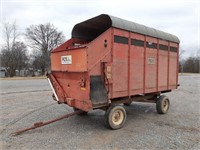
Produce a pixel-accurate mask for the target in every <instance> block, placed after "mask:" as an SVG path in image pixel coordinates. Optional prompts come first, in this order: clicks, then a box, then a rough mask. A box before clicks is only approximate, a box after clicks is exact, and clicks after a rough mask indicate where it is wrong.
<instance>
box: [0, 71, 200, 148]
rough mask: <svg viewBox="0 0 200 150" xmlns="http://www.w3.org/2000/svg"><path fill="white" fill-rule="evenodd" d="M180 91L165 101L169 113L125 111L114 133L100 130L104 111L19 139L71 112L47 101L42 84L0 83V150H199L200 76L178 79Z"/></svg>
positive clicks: (140, 107) (136, 106)
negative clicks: (34, 126) (121, 124)
mask: <svg viewBox="0 0 200 150" xmlns="http://www.w3.org/2000/svg"><path fill="white" fill-rule="evenodd" d="M179 83H180V84H181V86H180V87H179V89H178V90H174V91H173V92H171V93H167V94H166V95H167V96H168V97H169V99H170V103H171V106H170V109H169V112H168V113H167V114H165V115H159V114H157V112H156V108H155V104H147V103H136V102H135V103H132V104H131V106H126V107H125V109H126V111H127V121H126V124H125V126H124V127H123V128H122V129H119V130H110V129H107V128H106V127H105V126H104V111H101V110H95V111H91V112H89V113H88V115H87V116H73V117H71V118H68V119H64V120H61V121H58V122H55V123H53V124H50V125H48V126H45V127H42V128H38V129H35V130H32V131H28V132H26V133H24V134H21V135H18V136H12V135H11V133H12V132H14V131H16V130H18V129H22V128H24V127H29V126H31V125H32V124H33V123H35V122H38V121H45V120H49V119H54V118H56V117H59V116H62V115H64V114H66V113H70V112H72V109H71V108H69V107H67V106H66V105H63V104H61V105H58V104H57V103H56V102H55V101H53V100H52V97H51V95H52V92H51V89H50V86H49V85H48V82H47V80H46V79H28V80H0V84H1V90H0V93H1V97H0V135H1V139H0V148H1V149H2V150H17V149H20V150H30V149H33V150H40V149H41V150H43V149H44V150H45V149H46V150H55V149H67V150H68V149H95V150H96V149H102V150H107V149H113V150H118V149H159V150H160V149H180V150H183V149H200V74H191V75H188V74H183V75H180V76H179Z"/></svg>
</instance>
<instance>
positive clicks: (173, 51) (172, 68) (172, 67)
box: [168, 43, 178, 89]
mask: <svg viewBox="0 0 200 150" xmlns="http://www.w3.org/2000/svg"><path fill="white" fill-rule="evenodd" d="M169 49H170V53H169V57H170V62H169V84H168V86H169V87H168V88H169V89H175V88H176V86H177V85H176V84H177V81H176V80H177V67H178V64H177V62H178V61H177V59H178V54H177V52H178V45H177V44H175V43H170V48H169Z"/></svg>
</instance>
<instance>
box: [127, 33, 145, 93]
mask: <svg viewBox="0 0 200 150" xmlns="http://www.w3.org/2000/svg"><path fill="white" fill-rule="evenodd" d="M131 39H132V41H133V39H137V40H138V41H144V36H143V35H139V34H136V33H132V34H131ZM133 44H135V45H133ZM143 70H144V46H142V45H141V44H140V43H131V46H130V90H131V91H130V94H131V95H133V94H140V93H142V91H143V82H144V81H143V76H144V74H143V73H144V71H143Z"/></svg>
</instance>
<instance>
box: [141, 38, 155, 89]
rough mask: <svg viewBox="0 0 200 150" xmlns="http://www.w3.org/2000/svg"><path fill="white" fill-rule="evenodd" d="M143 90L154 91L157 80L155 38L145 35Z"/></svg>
mask: <svg viewBox="0 0 200 150" xmlns="http://www.w3.org/2000/svg"><path fill="white" fill-rule="evenodd" d="M145 57H146V58H145V65H146V66H145V81H144V82H145V91H144V93H151V92H155V91H156V82H157V39H155V38H152V37H146V56H145Z"/></svg>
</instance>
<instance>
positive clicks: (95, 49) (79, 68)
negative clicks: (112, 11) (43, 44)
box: [48, 14, 180, 129]
mask: <svg viewBox="0 0 200 150" xmlns="http://www.w3.org/2000/svg"><path fill="white" fill-rule="evenodd" d="M179 43H180V41H179V39H178V38H177V37H176V36H174V35H172V34H169V33H165V32H163V31H159V30H157V29H154V28H150V27H147V26H144V25H140V24H137V23H134V22H131V21H127V20H123V19H120V18H117V17H113V16H110V15H106V14H102V15H99V16H96V17H94V18H91V19H89V20H86V21H83V22H81V23H78V24H76V25H75V26H74V28H73V30H72V37H71V39H69V40H68V41H66V42H65V43H63V44H62V45H60V46H59V47H57V48H56V49H54V50H52V51H51V73H50V74H48V80H49V82H50V85H51V87H52V89H53V98H54V99H55V100H56V101H58V103H64V104H67V105H69V106H71V107H73V108H74V110H75V111H77V110H82V111H84V113H85V114H86V113H87V112H89V111H90V110H93V109H103V110H105V111H106V113H105V114H106V115H105V123H106V125H107V126H108V127H110V128H112V129H119V128H121V127H122V126H123V125H124V123H125V120H126V111H125V109H124V108H123V106H122V105H120V104H125V105H130V104H131V102H132V101H139V102H153V103H156V109H157V111H158V113H160V114H165V113H167V111H168V109H169V99H168V98H167V97H166V96H164V95H161V94H162V93H165V92H170V91H171V90H172V89H176V88H177V86H178V57H179V55H178V53H179Z"/></svg>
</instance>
